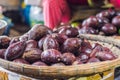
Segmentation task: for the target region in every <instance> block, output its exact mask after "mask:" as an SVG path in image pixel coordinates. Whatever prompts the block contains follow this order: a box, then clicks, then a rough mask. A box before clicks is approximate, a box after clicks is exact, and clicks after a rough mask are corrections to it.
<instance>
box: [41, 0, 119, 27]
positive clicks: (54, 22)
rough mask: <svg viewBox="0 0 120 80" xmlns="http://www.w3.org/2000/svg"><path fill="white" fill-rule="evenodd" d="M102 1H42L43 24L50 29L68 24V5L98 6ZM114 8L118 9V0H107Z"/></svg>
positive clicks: (69, 17) (69, 16)
mask: <svg viewBox="0 0 120 80" xmlns="http://www.w3.org/2000/svg"><path fill="white" fill-rule="evenodd" d="M101 1H102V2H103V1H104V0H43V2H42V3H43V4H42V6H43V15H44V23H45V25H46V26H48V27H49V28H51V29H54V28H56V27H57V26H58V25H60V24H61V23H64V24H66V23H68V22H69V21H70V19H71V10H70V7H69V6H70V5H92V4H93V3H94V4H96V5H98V4H101ZM108 1H110V2H111V3H113V5H114V6H115V7H120V0H108Z"/></svg>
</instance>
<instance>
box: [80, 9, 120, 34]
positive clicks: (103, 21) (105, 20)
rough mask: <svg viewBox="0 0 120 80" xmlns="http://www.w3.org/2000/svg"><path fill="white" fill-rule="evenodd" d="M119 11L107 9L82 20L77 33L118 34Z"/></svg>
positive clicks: (119, 25) (119, 27)
mask: <svg viewBox="0 0 120 80" xmlns="http://www.w3.org/2000/svg"><path fill="white" fill-rule="evenodd" d="M119 13H120V12H118V11H116V10H114V9H108V10H104V11H101V12H99V13H98V14H96V15H92V16H90V17H88V18H87V19H85V20H83V22H82V28H80V29H79V34H86V33H87V34H99V35H105V36H113V35H120V15H119Z"/></svg>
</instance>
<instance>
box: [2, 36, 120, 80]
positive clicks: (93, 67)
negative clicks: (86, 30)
mask: <svg viewBox="0 0 120 80" xmlns="http://www.w3.org/2000/svg"><path fill="white" fill-rule="evenodd" d="M78 37H80V38H85V39H88V40H90V42H93V43H94V42H95V43H96V42H98V43H100V44H102V45H103V46H106V47H108V48H110V49H111V50H112V51H113V53H115V54H116V55H118V58H117V59H115V60H112V61H103V62H96V63H88V64H81V65H74V66H59V67H58V66H31V65H26V64H17V63H14V62H10V61H6V60H3V59H0V66H1V67H3V68H5V69H7V70H10V71H13V72H16V73H18V74H22V75H25V76H29V77H32V78H36V79H43V78H50V79H52V78H66V79H67V78H70V77H82V76H88V75H92V74H96V73H102V72H104V71H107V70H111V69H114V68H116V67H119V66H120V49H119V47H120V40H117V39H114V38H111V37H103V36H98V35H97V36H96V35H87V34H86V35H85V34H84V35H79V36H78ZM50 79H49V80H50Z"/></svg>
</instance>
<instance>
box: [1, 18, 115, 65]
mask: <svg viewBox="0 0 120 80" xmlns="http://www.w3.org/2000/svg"><path fill="white" fill-rule="evenodd" d="M91 18H93V19H90V20H92V22H94V23H96V24H93V23H92V22H89V20H87V21H86V22H87V26H88V25H89V26H91V32H94V30H92V29H94V28H96V27H97V25H98V24H99V22H98V21H99V20H97V18H95V17H91ZM109 25H110V28H109V30H113V29H114V30H113V31H107V29H105V28H103V31H105V32H106V31H107V33H108V34H109V33H111V34H114V33H115V32H116V30H117V29H116V28H113V27H114V25H112V24H110V23H107V25H106V26H109ZM87 28H89V27H87ZM79 29H80V28H78V27H77V28H75V27H74V28H73V27H71V26H64V27H60V28H59V29H58V30H53V31H52V30H50V29H48V28H47V27H46V26H44V25H40V24H37V25H35V26H34V27H33V28H32V29H31V30H29V31H28V32H27V33H25V34H24V35H22V36H20V37H14V38H9V37H5V36H3V37H2V36H1V37H0V41H1V42H0V43H1V45H0V48H1V49H0V58H2V59H5V60H9V61H12V62H14V63H20V64H29V65H33V66H69V65H80V64H87V63H94V62H101V61H107V60H113V59H116V58H117V56H116V55H115V54H114V52H112V51H111V50H110V49H109V48H107V47H104V46H103V45H101V44H99V43H97V42H96V43H91V42H90V41H88V40H86V39H83V38H82V39H81V38H78V37H77V35H78V33H79Z"/></svg>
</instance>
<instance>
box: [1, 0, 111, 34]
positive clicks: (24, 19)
mask: <svg viewBox="0 0 120 80" xmlns="http://www.w3.org/2000/svg"><path fill="white" fill-rule="evenodd" d="M81 1H82V0H81ZM88 1H90V0H88ZM99 1H101V0H98V1H97V3H95V4H89V5H84V4H82V2H81V5H79V6H74V5H72V6H70V7H71V9H72V19H71V22H75V21H82V20H83V19H85V18H87V17H89V16H91V15H94V14H96V13H98V12H100V11H101V10H103V9H108V8H110V7H112V5H111V4H109V2H108V1H109V0H103V1H102V2H99ZM40 2H41V0H0V19H3V20H5V21H6V22H7V23H8V25H7V28H6V30H5V31H4V33H3V34H4V35H9V36H19V35H22V34H24V33H25V32H27V31H28V30H29V29H30V28H31V27H32V26H33V25H34V24H36V23H40V24H44V19H43V12H42V7H40V4H41V3H40Z"/></svg>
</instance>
